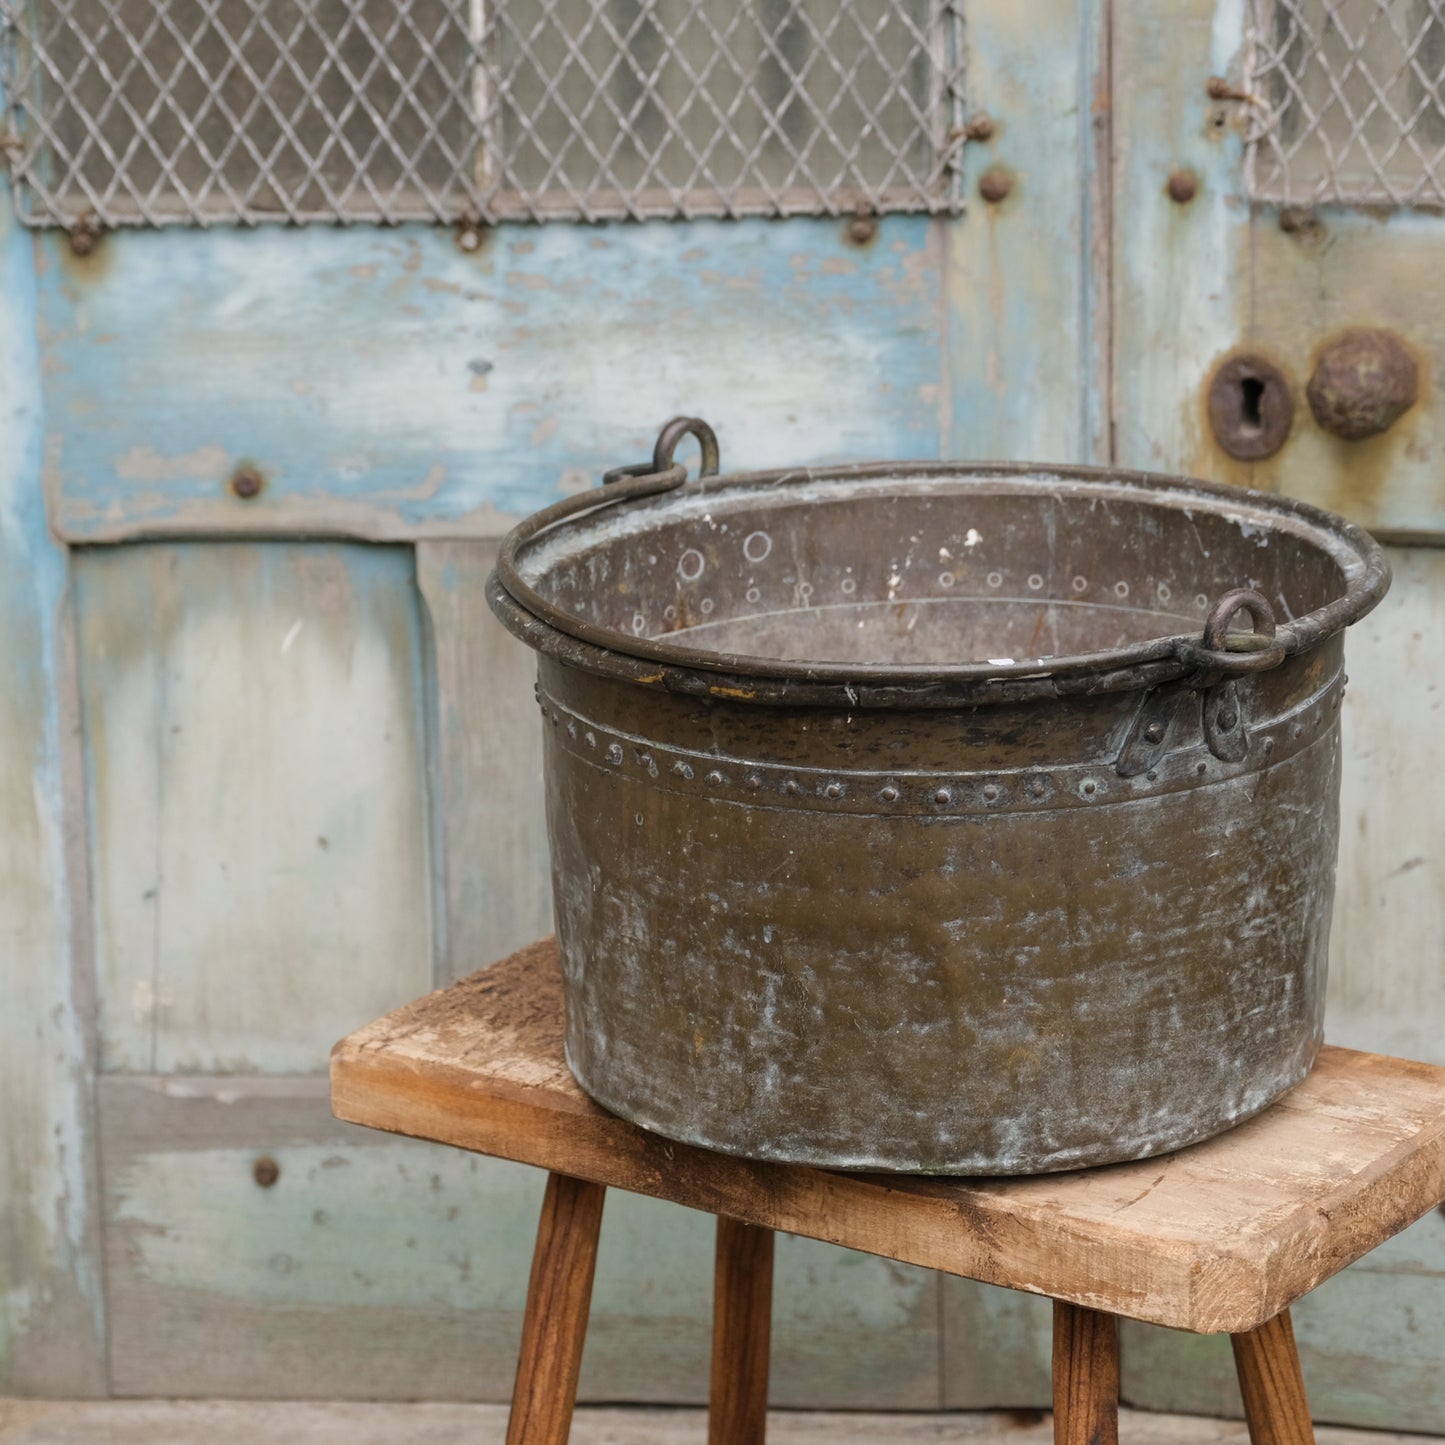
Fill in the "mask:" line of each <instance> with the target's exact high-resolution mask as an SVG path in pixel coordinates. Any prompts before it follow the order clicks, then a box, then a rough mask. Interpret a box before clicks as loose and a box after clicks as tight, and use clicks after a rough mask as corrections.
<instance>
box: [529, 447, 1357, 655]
mask: <svg viewBox="0 0 1445 1445" xmlns="http://www.w3.org/2000/svg"><path fill="white" fill-rule="evenodd" d="M794 475H795V477H796V476H797V475H798V474H794ZM802 475H803V478H804V479H803V480H801V481H797V480H791V479H789V478H786V477H784V478H780V479H777V480H774V481H771V482H769V483H767V484H763V485H759V484H757V483H756V482H754V483H752V484H744V479H739V484H736V485H728V484H727V481H726V479H724V480H723V482H722V483H721V484H717V483H714V484H712V485H711V486H710V487H708V488H685V489H682V490H680V491H678V492H674V493H665V494H663V495H661V496H659V497H656V498H651V499H648V500H647V501H645V502H638V503H633V504H629V505H627V506H625V507H618V508H602V509H600V510H599V511H597V512H595V513H590V514H587V515H585V516H583V517H582V518H579V519H575V520H572V521H569V522H567V523H566V524H565V525H563V526H561V527H558V528H555V529H554V530H553V531H551V532H549V533H545V534H543V536H542V537H541V538H539V539H538V540H537V541H536V542H535V543H533V544H532V545H531V546H530V547H529V549H528V550H527V552H526V553H524V554H523V556H522V557H521V558H520V559H519V562H520V570H521V572H522V575H523V576H524V577H525V578H526V580H527V581H528V582H529V583H530V584H531V585H532V586H533V587H534V588H536V590H537V591H538V593H539V594H540V595H541V596H542V597H543V598H545V599H546V600H547V601H548V602H550V603H551V604H552V605H553V606H554V607H556V608H558V609H560V610H561V611H562V612H563V613H565V614H568V615H570V616H572V617H575V618H577V619H578V620H581V621H586V622H591V623H593V624H597V625H601V626H604V627H607V628H609V629H611V630H614V631H616V632H620V633H622V634H625V635H627V636H632V637H638V638H647V639H652V640H663V639H674V640H676V641H677V642H678V643H679V644H683V645H686V646H688V647H691V648H696V649H700V650H703V651H707V652H714V653H717V654H721V655H735V656H743V657H756V658H771V659H781V660H796V661H808V662H833V663H845V664H846V663H879V662H886V663H893V664H897V665H903V666H909V665H917V666H919V667H921V668H926V667H929V666H934V665H938V664H948V663H958V662H994V663H1003V662H1025V661H1033V660H1040V661H1042V660H1046V659H1051V658H1060V657H1068V656H1072V655H1075V654H1079V653H1090V652H1096V651H1103V650H1106V649H1114V648H1120V647H1127V646H1130V645H1133V644H1138V643H1143V642H1148V641H1150V640H1152V639H1156V638H1161V637H1171V636H1177V635H1181V634H1187V635H1196V634H1198V633H1199V631H1200V629H1201V627H1202V625H1203V619H1204V617H1205V614H1206V613H1207V612H1208V610H1209V608H1210V606H1211V605H1212V603H1213V602H1214V601H1215V599H1217V598H1218V597H1219V596H1220V595H1221V594H1223V593H1225V592H1227V591H1229V590H1231V589H1233V588H1236V587H1248V588H1251V589H1253V590H1255V591H1257V592H1260V593H1262V594H1263V595H1264V596H1265V597H1266V598H1267V599H1268V601H1269V603H1270V605H1271V606H1272V607H1273V609H1274V611H1275V617H1276V620H1277V622H1279V623H1281V624H1283V623H1285V622H1287V621H1290V620H1293V619H1295V618H1298V617H1301V616H1303V615H1304V614H1306V613H1309V612H1312V611H1314V610H1315V609H1317V608H1320V607H1323V606H1324V605H1326V604H1327V603H1329V602H1332V601H1334V600H1336V599H1337V598H1339V597H1341V596H1342V595H1343V594H1344V593H1345V591H1346V588H1347V585H1348V580H1349V575H1350V573H1351V572H1352V571H1353V570H1356V569H1357V568H1358V565H1359V561H1358V555H1357V553H1356V552H1355V550H1354V549H1353V548H1352V547H1351V546H1350V545H1349V544H1348V543H1347V542H1346V541H1345V540H1344V539H1342V538H1340V537H1338V536H1336V535H1335V534H1333V533H1332V532H1330V531H1329V530H1328V529H1327V528H1326V527H1324V526H1322V525H1320V524H1318V523H1315V522H1312V521H1310V520H1309V519H1308V518H1305V517H1300V516H1297V515H1295V514H1293V513H1290V512H1286V511H1284V510H1280V511H1275V510H1272V509H1270V508H1268V507H1266V506H1261V505H1259V504H1258V503H1257V502H1254V501H1251V500H1249V499H1248V498H1247V496H1242V497H1241V501H1240V504H1239V505H1238V506H1232V505H1229V504H1228V502H1227V501H1226V500H1225V499H1221V498H1220V497H1218V496H1217V495H1214V494H1210V493H1206V492H1202V491H1201V492H1195V491H1192V490H1190V489H1189V488H1187V487H1177V488H1176V487H1159V486H1142V485H1135V484H1122V483H1119V482H1115V481H1109V480H1099V481H1093V482H1091V481H1081V480H1079V479H1077V478H1072V477H1070V478H1063V477H1052V476H1049V475H1048V474H1040V475H1038V476H1032V475H1031V476H1027V477H1020V476H1017V475H999V476H989V475H980V474H978V473H976V472H975V473H971V474H968V475H961V474H958V473H949V472H947V471H946V470H940V471H935V472H927V473H924V474H921V475H920V474H917V473H900V474H898V475H869V476H866V477H858V476H844V477H833V478H820V477H818V476H817V475H816V474H813V475H808V474H802ZM1239 625H1241V626H1247V625H1248V624H1247V622H1246V621H1245V620H1244V619H1243V618H1241V619H1240V624H1239Z"/></svg>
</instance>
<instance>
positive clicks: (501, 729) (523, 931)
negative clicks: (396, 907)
mask: <svg viewBox="0 0 1445 1445" xmlns="http://www.w3.org/2000/svg"><path fill="white" fill-rule="evenodd" d="M496 553H497V546H496V543H495V542H489V541H477V542H422V543H420V544H418V546H417V549H416V568H417V582H418V585H419V586H420V588H421V594H422V598H423V599H424V601H425V603H426V609H427V620H428V636H429V638H430V640H431V648H432V653H431V655H432V668H433V672H434V675H435V688H436V702H435V728H436V743H435V746H436V759H435V764H434V770H435V777H436V788H435V799H436V806H437V809H438V811H439V815H440V816H439V819H438V824H439V832H440V846H441V853H442V863H441V869H442V880H441V881H442V895H443V896H442V900H441V903H440V907H441V909H442V912H443V916H444V927H443V937H444V939H445V945H444V947H443V949H442V951H441V958H440V960H439V963H440V968H441V977H440V978H439V979H438V982H439V983H448V982H451V981H452V980H453V979H456V978H460V977H461V976H463V975H464V974H468V973H470V972H471V971H472V970H473V969H475V968H477V967H479V966H482V965H484V964H487V963H490V962H492V961H493V960H494V959H498V958H503V957H505V956H506V955H507V954H508V953H511V952H512V951H513V950H514V949H517V948H520V947H522V945H523V944H525V943H529V942H531V940H532V939H534V938H539V937H541V936H542V935H543V934H546V933H550V932H551V931H552V886H551V867H550V864H549V862H548V858H547V824H546V812H545V808H544V804H543V794H542V720H541V716H540V714H539V713H538V711H537V704H536V701H535V699H534V697H533V687H534V685H535V680H536V675H537V664H536V657H535V654H534V653H533V652H532V651H531V650H530V649H529V648H527V647H525V646H523V644H522V643H520V642H518V641H517V640H516V639H515V638H514V637H512V636H511V635H510V634H509V633H508V632H507V631H506V630H505V629H504V628H503V627H502V626H501V624H500V623H499V622H498V621H497V620H496V618H494V617H493V616H492V613H491V609H490V608H489V607H488V606H487V603H486V597H485V590H486V581H487V575H488V573H489V572H490V571H491V567H492V563H493V562H494V561H495V560H496Z"/></svg>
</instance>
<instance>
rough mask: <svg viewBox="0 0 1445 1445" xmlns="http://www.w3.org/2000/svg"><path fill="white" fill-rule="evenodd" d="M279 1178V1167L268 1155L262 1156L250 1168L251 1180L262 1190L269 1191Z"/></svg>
mask: <svg viewBox="0 0 1445 1445" xmlns="http://www.w3.org/2000/svg"><path fill="white" fill-rule="evenodd" d="M280 1177H281V1166H280V1165H279V1164H278V1163H277V1162H276V1161H275V1160H274V1159H273V1158H272V1157H271V1156H270V1155H269V1154H263V1155H262V1156H261V1157H260V1158H259V1159H258V1160H257V1161H256V1162H255V1163H254V1164H253V1165H252V1166H251V1178H252V1179H254V1180H255V1181H256V1183H257V1184H259V1185H260V1186H261V1188H262V1189H269V1188H270V1187H271V1186H272V1185H273V1184H274V1183H275V1182H276V1181H277V1180H278V1179H279V1178H280Z"/></svg>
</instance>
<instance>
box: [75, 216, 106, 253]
mask: <svg viewBox="0 0 1445 1445" xmlns="http://www.w3.org/2000/svg"><path fill="white" fill-rule="evenodd" d="M69 235H70V249H71V250H72V251H73V252H74V253H75V254H76V255H77V256H88V255H90V253H91V252H92V251H94V250H95V248H96V246H97V244H98V243H99V241H100V222H99V221H97V220H96V219H95V217H94V216H93V215H91V214H90V212H89V211H87V212H86V213H85V215H83V216H81V217H80V218H79V219H78V220H77V221H76V223H75V224H74V225H73V226H72V227H71V228H70V232H69Z"/></svg>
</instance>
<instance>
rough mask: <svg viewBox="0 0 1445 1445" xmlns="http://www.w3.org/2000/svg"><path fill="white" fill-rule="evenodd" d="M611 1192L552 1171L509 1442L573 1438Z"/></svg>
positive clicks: (543, 1444)
mask: <svg viewBox="0 0 1445 1445" xmlns="http://www.w3.org/2000/svg"><path fill="white" fill-rule="evenodd" d="M606 1199H607V1191H606V1190H605V1189H604V1188H603V1187H602V1186H601V1185H599V1184H592V1183H589V1182H587V1181H586V1180H583V1179H573V1178H571V1177H569V1176H568V1175H565V1174H555V1173H554V1174H551V1175H549V1176H548V1178H547V1193H546V1195H545V1196H544V1198H543V1200H542V1216H541V1218H540V1219H539V1220H538V1222H537V1247H536V1250H535V1251H534V1253H533V1255H532V1276H531V1280H530V1282H529V1283H528V1285H527V1313H526V1315H525V1317H524V1319H523V1321H522V1348H521V1351H520V1353H519V1354H518V1356H517V1383H516V1387H515V1388H514V1389H513V1391H512V1413H511V1415H510V1417H509V1418H508V1421H507V1445H567V1436H568V1435H569V1434H570V1433H571V1429H572V1409H573V1406H574V1405H575V1404H576V1402H577V1377H578V1375H579V1374H580V1373H581V1371H582V1346H583V1344H584V1343H585V1341H586V1338H587V1315H588V1311H589V1310H590V1308H591V1306H592V1277H593V1275H594V1273H595V1272H596V1268H597V1239H598V1236H599V1234H600V1233H601V1230H602V1206H603V1204H604V1203H605V1202H606Z"/></svg>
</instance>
